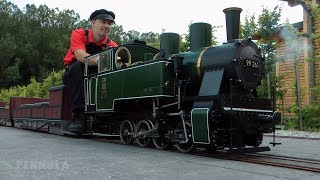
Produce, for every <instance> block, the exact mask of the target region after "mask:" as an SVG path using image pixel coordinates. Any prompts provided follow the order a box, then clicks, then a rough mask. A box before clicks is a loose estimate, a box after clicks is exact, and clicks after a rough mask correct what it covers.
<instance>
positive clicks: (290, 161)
mask: <svg viewBox="0 0 320 180" xmlns="http://www.w3.org/2000/svg"><path fill="white" fill-rule="evenodd" d="M88 139H90V140H94V141H102V142H108V143H114V144H121V145H124V144H122V142H121V141H120V140H119V139H117V138H112V139H109V138H108V139H107V138H104V137H88ZM129 146H135V147H139V146H138V145H137V144H130V145H129ZM150 148H152V149H154V148H153V147H150ZM165 151H171V152H178V151H176V150H175V149H174V148H172V149H168V150H165ZM189 154H191V155H195V156H202V157H209V158H217V159H225V160H232V161H239V162H247V163H254V164H260V165H268V166H274V167H281V168H288V169H295V170H301V171H309V172H315V173H320V160H316V159H306V158H299V157H290V156H281V155H270V154H259V153H247V154H225V153H221V152H209V151H206V150H204V149H198V150H196V151H194V152H192V153H189Z"/></svg>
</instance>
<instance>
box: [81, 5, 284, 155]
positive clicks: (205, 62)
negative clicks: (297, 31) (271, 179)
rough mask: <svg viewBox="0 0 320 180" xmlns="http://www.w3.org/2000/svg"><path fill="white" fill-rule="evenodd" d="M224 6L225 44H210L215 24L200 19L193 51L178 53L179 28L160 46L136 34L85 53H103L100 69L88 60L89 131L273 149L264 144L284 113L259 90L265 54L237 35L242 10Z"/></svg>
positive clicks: (163, 142) (161, 142)
mask: <svg viewBox="0 0 320 180" xmlns="http://www.w3.org/2000/svg"><path fill="white" fill-rule="evenodd" d="M224 12H225V14H226V22H227V36H228V38H227V39H228V42H226V43H224V44H222V45H218V46H211V25H209V24H206V23H195V24H192V25H191V26H190V40H191V44H190V51H188V52H183V53H181V52H179V39H180V36H179V35H178V34H176V33H163V34H162V35H161V37H160V43H161V44H160V50H158V49H155V48H153V47H150V46H147V45H146V43H144V42H141V41H134V42H132V43H130V44H126V45H122V46H119V47H117V48H109V49H107V50H105V51H103V52H101V53H98V54H95V55H92V56H89V57H87V59H89V58H97V57H99V60H98V61H97V62H98V63H97V66H98V72H97V73H94V74H90V73H89V72H90V71H89V68H90V67H89V66H88V64H87V63H86V71H85V81H84V83H85V101H86V109H85V110H86V113H87V114H89V115H90V118H88V119H87V125H88V127H89V131H91V132H98V133H106V134H118V135H120V138H121V140H122V142H123V143H125V144H129V143H133V142H136V143H137V144H139V146H141V147H146V146H148V145H150V144H151V143H152V144H154V145H155V146H156V147H157V148H158V149H165V148H169V147H171V146H172V145H175V146H176V148H177V149H178V150H179V151H181V152H190V151H192V150H193V149H194V148H196V147H203V148H207V149H211V150H220V151H230V152H234V151H240V152H248V151H250V152H252V151H267V150H270V148H269V147H259V145H260V144H261V142H262V138H263V133H265V132H272V131H274V129H275V124H276V123H278V122H279V121H280V117H281V116H280V113H278V112H275V111H274V110H273V109H274V108H273V107H272V105H271V104H272V103H271V100H269V99H262V98H259V97H257V94H256V88H257V86H258V85H259V84H260V81H261V80H262V77H263V74H264V58H263V57H262V55H261V53H260V50H259V48H258V47H257V45H256V44H255V43H254V42H253V41H251V39H238V38H239V19H240V13H241V9H240V8H227V9H225V10H224Z"/></svg>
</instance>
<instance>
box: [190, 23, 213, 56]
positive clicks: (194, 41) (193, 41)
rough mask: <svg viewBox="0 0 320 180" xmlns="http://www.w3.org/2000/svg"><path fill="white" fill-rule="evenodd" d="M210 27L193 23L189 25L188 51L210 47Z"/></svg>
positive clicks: (206, 24)
mask: <svg viewBox="0 0 320 180" xmlns="http://www.w3.org/2000/svg"><path fill="white" fill-rule="evenodd" d="M211 38H212V27H211V25H210V24H208V23H193V24H191V25H190V50H191V51H194V50H197V49H199V48H203V47H209V46H211V44H212V43H211Z"/></svg>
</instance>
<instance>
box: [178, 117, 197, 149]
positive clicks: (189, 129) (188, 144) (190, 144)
mask: <svg viewBox="0 0 320 180" xmlns="http://www.w3.org/2000/svg"><path fill="white" fill-rule="evenodd" d="M185 125H186V130H187V136H188V139H189V140H188V141H187V142H186V143H184V142H178V143H177V144H176V147H177V149H178V150H179V151H180V152H182V153H189V152H191V151H193V150H194V148H195V146H194V143H193V140H192V135H191V134H192V127H191V123H190V122H185ZM177 128H178V129H179V130H180V131H182V132H184V129H183V124H182V123H179V124H178V126H177ZM183 134H184V133H183Z"/></svg>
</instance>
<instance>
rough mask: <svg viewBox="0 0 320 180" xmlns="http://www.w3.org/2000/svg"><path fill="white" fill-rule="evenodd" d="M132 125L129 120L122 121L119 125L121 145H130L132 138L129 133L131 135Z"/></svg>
mask: <svg viewBox="0 0 320 180" xmlns="http://www.w3.org/2000/svg"><path fill="white" fill-rule="evenodd" d="M133 131H134V125H133V124H132V122H131V121H129V120H124V121H123V122H122V123H121V125H120V139H121V141H122V142H123V144H131V143H132V142H133V136H132V135H129V133H133Z"/></svg>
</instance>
